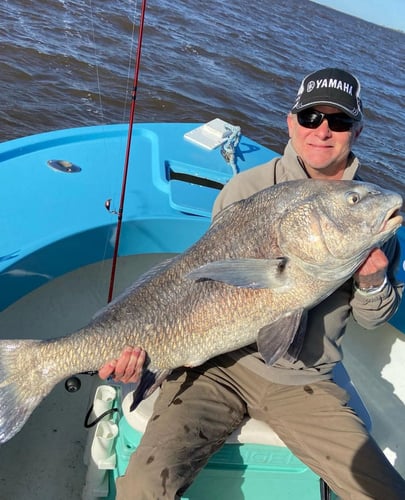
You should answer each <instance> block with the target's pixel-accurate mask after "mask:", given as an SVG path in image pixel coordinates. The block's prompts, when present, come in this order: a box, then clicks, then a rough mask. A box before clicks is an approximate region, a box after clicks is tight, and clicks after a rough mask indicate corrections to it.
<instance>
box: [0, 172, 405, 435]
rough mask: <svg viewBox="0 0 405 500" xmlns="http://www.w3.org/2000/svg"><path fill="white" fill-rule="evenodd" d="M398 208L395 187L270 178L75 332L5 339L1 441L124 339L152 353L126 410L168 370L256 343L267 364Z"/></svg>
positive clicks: (387, 229)
mask: <svg viewBox="0 0 405 500" xmlns="http://www.w3.org/2000/svg"><path fill="white" fill-rule="evenodd" d="M401 205H402V198H401V196H399V195H398V194H395V193H393V192H390V191H387V190H383V189H381V188H379V187H377V186H375V185H372V184H368V183H362V182H356V181H317V180H300V181H291V182H286V183H282V184H279V185H276V186H274V187H271V188H268V189H265V190H263V191H261V192H259V193H257V194H255V195H253V196H251V197H250V198H248V199H246V200H243V201H240V202H237V203H234V204H233V205H231V206H230V207H228V208H227V209H226V210H223V211H222V212H221V213H220V214H219V215H218V216H217V217H216V219H215V220H214V223H213V224H212V225H211V227H210V229H209V230H208V231H207V233H206V234H205V235H204V236H203V237H202V238H201V239H200V240H198V241H197V242H196V243H195V244H194V245H193V246H191V247H190V248H189V249H188V250H187V251H186V252H184V253H183V254H181V255H179V256H177V257H175V258H173V259H171V260H170V261H167V262H165V263H163V264H161V265H159V266H158V267H156V268H154V269H153V270H152V271H150V272H148V273H146V274H145V275H143V276H142V277H141V278H140V279H139V280H138V281H136V282H135V283H134V284H133V285H132V286H131V287H130V288H129V289H128V290H127V291H125V292H124V293H123V294H122V295H121V296H119V297H118V298H117V299H115V300H114V301H113V302H111V303H110V304H109V305H108V306H107V307H105V308H104V309H103V310H102V311H101V312H100V313H98V314H97V315H96V317H95V318H94V319H93V320H92V321H91V322H90V324H89V325H88V326H86V327H84V328H82V329H81V330H79V331H77V332H75V333H73V334H71V335H68V336H66V337H63V338H58V339H50V340H1V341H0V442H5V441H7V440H8V439H10V438H11V437H12V436H13V435H14V434H15V433H16V432H18V431H19V430H20V429H21V427H22V426H23V425H24V423H25V422H26V420H27V419H28V417H29V415H30V414H31V413H32V411H33V410H34V408H35V407H36V406H37V405H38V404H39V403H40V401H41V400H42V399H43V398H44V397H45V396H46V395H47V394H48V393H49V392H50V391H51V389H52V388H53V387H54V386H55V384H56V383H58V382H59V381H61V380H63V379H64V378H66V377H69V376H71V375H72V374H75V373H80V372H85V371H92V370H97V369H98V368H99V367H100V366H102V365H103V364H104V363H105V362H106V361H107V360H110V359H111V358H115V357H118V356H119V354H120V353H121V351H122V349H123V348H124V346H125V345H132V346H135V345H136V346H141V347H143V348H144V349H145V350H146V351H147V354H148V366H147V369H145V370H144V374H143V377H142V380H141V383H140V384H139V386H138V390H137V393H136V395H135V400H134V406H136V404H137V403H138V402H139V401H140V400H141V399H142V398H143V397H144V396H147V395H149V394H150V393H151V392H153V390H154V389H155V387H156V386H157V385H159V384H160V383H161V381H162V380H163V379H164V378H165V376H167V374H168V373H169V372H170V371H171V370H172V369H174V368H176V367H179V366H189V367H191V366H196V365H199V364H201V363H203V362H204V361H206V360H207V359H209V358H212V357H214V356H216V355H218V354H220V353H224V352H227V351H232V350H235V349H237V348H239V347H242V346H245V345H248V344H250V343H252V342H254V341H257V343H258V348H259V350H260V352H261V354H262V355H263V357H264V359H265V360H266V361H267V363H269V364H272V363H274V361H276V360H277V359H278V358H279V357H281V356H283V355H285V354H286V352H287V350H288V349H289V347H290V345H291V344H292V341H293V339H294V337H295V335H296V332H297V331H298V330H299V325H300V322H301V318H302V315H303V313H304V311H305V310H306V309H308V308H310V307H313V306H314V305H315V304H317V303H319V302H320V301H322V300H323V299H325V298H326V297H327V296H328V295H329V294H331V293H332V292H333V291H334V290H335V289H336V288H338V287H339V286H340V285H341V284H342V283H344V282H345V281H346V280H347V279H348V278H349V277H350V276H351V275H352V274H353V273H354V272H355V271H356V269H357V268H358V267H359V265H360V264H361V263H362V262H363V261H364V259H365V258H366V257H367V255H368V253H369V252H370V250H371V249H372V248H373V247H376V246H379V245H381V243H382V242H384V241H385V240H386V239H387V238H389V237H390V236H391V235H393V233H394V232H395V231H396V230H397V229H398V228H399V227H400V225H401V222H402V218H401V216H400V215H399V213H398V210H399V209H400V207H401ZM269 324H272V325H273V326H272V327H270V328H265V329H263V330H262V331H261V332H260V330H261V328H262V327H264V326H266V325H269ZM258 332H260V333H258Z"/></svg>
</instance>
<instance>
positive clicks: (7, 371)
mask: <svg viewBox="0 0 405 500" xmlns="http://www.w3.org/2000/svg"><path fill="white" fill-rule="evenodd" d="M40 342H41V341H40V340H0V443H5V442H6V441H8V440H9V439H11V438H12V437H13V436H14V435H15V434H16V433H17V432H18V431H19V430H20V429H21V428H22V426H23V425H24V424H25V422H26V421H27V420H28V418H29V416H30V415H31V413H32V412H33V411H34V409H35V408H36V407H37V406H38V405H39V403H40V402H41V401H42V399H43V398H44V397H45V396H46V395H47V394H48V393H49V392H50V391H51V389H52V387H53V386H54V382H52V383H50V381H49V380H47V377H46V374H45V373H44V372H43V370H42V371H41V369H39V370H38V369H37V368H38V364H39V359H36V358H35V351H36V349H35V347H36V345H38V344H39V343H40Z"/></svg>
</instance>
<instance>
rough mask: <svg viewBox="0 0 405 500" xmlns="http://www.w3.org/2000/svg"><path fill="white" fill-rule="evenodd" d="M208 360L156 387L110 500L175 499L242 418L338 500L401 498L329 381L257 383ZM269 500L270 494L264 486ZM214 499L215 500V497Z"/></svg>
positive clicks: (394, 479)
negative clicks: (260, 425) (254, 422)
mask: <svg viewBox="0 0 405 500" xmlns="http://www.w3.org/2000/svg"><path fill="white" fill-rule="evenodd" d="M218 359H221V358H217V359H216V360H212V361H209V362H207V363H205V364H204V365H202V366H201V367H198V368H196V369H193V370H177V371H176V372H174V373H173V374H172V375H171V377H170V378H169V379H168V380H167V381H166V382H165V383H164V384H163V386H162V391H161V394H160V396H159V398H158V399H157V401H156V404H155V409H154V413H153V416H152V418H151V419H150V421H149V424H148V426H147V429H146V431H145V434H144V436H143V438H142V441H141V443H140V445H139V447H138V448H137V450H136V451H135V453H134V454H133V455H132V457H131V460H130V463H129V465H128V469H127V472H126V475H125V476H124V477H121V478H119V479H118V480H117V497H116V498H117V500H147V499H148V500H149V499H150V500H151V499H155V500H156V499H161V500H163V499H176V498H179V497H180V496H181V495H182V494H183V493H184V492H185V491H186V489H187V487H188V486H189V485H190V484H191V483H192V481H193V480H194V478H195V477H196V475H197V474H198V472H199V471H200V470H201V469H202V468H203V467H204V465H205V464H206V463H207V461H208V459H209V457H210V456H211V455H212V453H214V452H215V451H216V450H218V449H219V448H220V447H221V446H222V445H223V443H224V442H225V441H226V438H227V436H228V435H229V434H230V433H231V432H232V431H233V430H234V429H235V428H236V427H237V426H239V425H240V423H241V422H242V420H243V418H244V416H245V414H246V413H248V414H249V415H251V416H252V417H254V418H257V419H260V420H263V421H265V422H267V423H268V424H269V425H270V426H271V427H272V428H273V429H274V430H275V432H277V434H278V435H279V436H280V438H281V439H282V440H283V441H284V442H285V444H286V445H287V446H288V447H289V448H290V450H291V451H292V452H293V453H294V454H295V455H296V456H297V457H299V458H300V459H301V460H302V461H303V462H304V463H306V464H307V465H308V466H309V467H310V468H311V469H313V470H314V471H315V472H316V473H317V474H318V475H319V476H321V477H322V478H323V479H324V480H325V481H326V483H327V484H328V485H329V486H330V487H331V488H332V490H333V491H335V493H337V494H338V495H339V497H340V498H342V499H344V500H346V499H347V500H348V499H356V500H357V499H359V500H360V499H366V498H367V499H374V500H405V482H404V480H403V479H402V478H401V477H400V476H399V474H398V473H397V472H396V471H395V469H394V468H393V467H392V466H391V465H390V463H389V462H388V461H387V459H386V458H385V456H384V454H383V453H382V452H381V451H380V449H379V448H378V446H377V444H376V443H375V442H374V440H373V439H372V438H371V437H370V436H369V434H368V433H367V430H366V429H365V427H364V425H363V423H362V422H361V420H360V419H359V418H358V417H357V416H356V414H355V413H354V412H353V411H352V410H351V409H350V408H348V407H347V406H345V404H346V402H347V394H346V392H345V391H344V390H343V389H341V388H340V387H338V386H337V385H336V384H335V383H333V382H332V381H323V382H319V383H316V384H312V385H306V386H286V385H279V384H274V383H272V382H269V381H267V380H264V379H263V378H262V377H260V376H259V375H257V374H255V373H253V372H251V371H250V370H247V369H246V368H245V367H243V366H241V365H240V364H239V363H234V364H230V366H226V367H225V366H223V365H222V366H218V364H217V363H216V362H218ZM268 491H269V493H268V498H269V500H270V499H273V500H277V499H276V498H274V497H272V495H271V484H269V490H268ZM218 500H221V499H218Z"/></svg>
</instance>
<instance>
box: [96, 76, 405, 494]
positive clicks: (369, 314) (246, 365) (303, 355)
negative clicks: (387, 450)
mask: <svg viewBox="0 0 405 500" xmlns="http://www.w3.org/2000/svg"><path fill="white" fill-rule="evenodd" d="M287 124H288V131H289V135H290V141H289V142H288V144H287V147H286V149H285V151H284V155H283V156H282V157H281V158H277V159H275V160H272V161H271V162H269V163H266V164H264V165H261V166H258V167H256V168H253V169H251V170H248V171H246V172H243V173H241V174H239V175H237V176H235V177H234V178H232V179H231V180H230V181H229V183H228V184H227V185H226V186H225V187H224V188H223V190H222V191H221V193H220V194H219V196H218V198H217V200H216V202H215V204H214V209H213V216H214V217H215V215H216V214H217V213H218V212H219V211H220V210H222V209H223V208H225V207H226V206H227V205H229V204H230V203H233V202H235V201H237V200H240V199H243V198H247V197H248V196H250V195H252V194H254V193H255V192H257V191H259V190H262V189H263V188H265V187H268V186H271V185H273V184H275V183H279V182H283V181H287V180H292V179H304V178H308V177H309V178H313V179H334V180H339V179H353V178H356V177H357V170H358V168H359V161H358V160H357V158H356V157H355V156H354V155H353V153H352V152H351V149H352V146H353V144H354V142H355V141H356V140H357V138H358V137H359V135H360V133H361V131H362V126H363V113H362V105H361V100H360V84H359V82H358V80H357V79H356V78H355V77H354V76H353V75H351V74H350V73H347V72H346V71H343V70H340V69H336V68H326V69H322V70H319V71H316V72H314V73H312V74H310V75H308V76H306V77H305V78H304V80H303V82H302V84H301V86H300V89H299V91H298V95H297V98H296V101H295V104H294V106H293V107H292V109H291V112H290V113H289V114H288V117H287ZM397 246H398V245H397V241H396V239H395V238H393V239H391V240H390V241H389V242H388V243H387V244H386V245H385V247H384V251H383V250H381V249H377V248H376V249H373V250H372V251H371V253H370V255H369V257H368V258H367V260H366V261H365V262H364V264H363V265H362V266H361V267H360V268H359V269H358V270H357V272H356V273H355V275H354V277H353V279H350V280H349V281H348V282H346V283H345V284H344V285H342V286H341V287H340V288H339V289H338V290H337V291H336V292H334V293H333V294H332V295H331V296H330V297H328V298H327V299H326V300H325V301H324V302H322V303H321V304H319V305H317V306H316V307H314V308H313V309H312V310H310V311H309V312H308V319H307V327H306V331H305V338H304V340H303V344H302V346H300V350H299V351H298V355H296V356H295V357H294V356H290V355H289V353H287V355H286V356H285V357H284V358H282V359H280V360H278V361H277V362H276V363H275V364H274V365H273V366H267V365H266V364H265V363H264V362H263V360H262V358H261V356H260V354H259V353H258V352H257V348H256V345H251V346H248V347H246V348H243V349H239V350H238V351H234V352H232V353H228V354H224V355H221V356H218V357H217V358H214V359H212V360H210V361H208V362H206V363H205V364H203V365H202V366H199V367H197V368H194V369H178V370H175V371H174V372H173V374H172V375H171V376H170V377H169V379H168V380H167V381H166V382H164V383H163V385H162V389H161V392H160V395H159V398H158V400H157V402H156V404H155V409H154V413H153V416H152V418H151V420H150V422H149V424H148V427H147V429H146V431H145V434H144V436H143V439H142V441H141V443H140V445H139V447H138V448H137V450H136V452H135V453H134V454H133V456H132V457H131V461H130V463H129V466H128V469H127V473H126V475H125V476H124V477H123V478H119V479H118V481H117V499H119V500H130V499H137V500H139V499H157V498H160V499H165V498H167V499H174V498H179V497H180V496H181V495H182V493H184V492H185V490H186V489H187V487H188V486H189V485H190V484H191V483H192V481H193V480H194V478H195V477H196V475H197V473H198V472H199V471H200V470H201V468H202V467H203V466H204V465H205V464H206V462H207V460H208V459H209V457H210V456H211V454H212V453H214V452H215V451H216V450H217V449H218V448H219V447H220V446H222V444H223V443H224V442H225V440H226V438H227V436H228V435H229V434H230V433H231V432H232V431H233V430H234V429H235V428H236V427H238V426H239V425H240V423H241V422H242V420H243V418H244V416H245V415H246V414H249V415H250V416H252V417H254V418H257V419H260V420H263V421H265V422H267V423H268V424H269V425H270V426H271V427H272V428H273V429H274V430H275V432H277V434H278V435H279V436H280V437H281V438H282V440H283V441H284V442H285V443H286V445H287V446H288V447H289V448H290V449H291V450H292V451H293V452H294V453H295V455H296V456H297V457H299V458H300V459H301V460H302V461H303V462H305V463H306V464H307V465H308V466H309V467H311V468H312V469H313V470H314V471H315V472H316V473H317V474H318V475H319V476H321V477H322V478H323V479H324V480H325V481H326V483H327V484H328V485H329V486H330V487H331V488H332V489H333V490H334V491H335V492H336V493H337V494H338V495H339V496H340V497H341V498H342V499H356V500H357V499H366V498H369V499H370V498H372V499H378V500H400V499H402V500H404V499H405V482H404V480H403V479H402V478H401V477H400V476H399V474H398V473H397V472H396V471H395V469H394V468H393V467H392V466H391V465H390V463H389V462H388V461H387V459H386V458H385V456H384V454H383V453H382V452H381V450H380V449H379V448H378V446H377V445H376V443H375V442H374V440H373V439H372V438H371V437H370V436H369V434H368V432H367V430H366V429H365V426H364V424H363V423H362V422H361V420H360V419H359V417H358V416H357V415H356V414H355V413H354V412H353V410H352V409H350V408H349V407H347V406H346V403H347V401H348V395H347V394H346V392H345V391H344V390H343V389H341V388H340V387H338V386H337V385H336V384H335V383H334V382H333V381H332V380H331V377H332V370H333V367H334V366H335V365H336V363H338V362H339V361H340V360H341V359H342V354H341V349H340V346H341V342H342V336H343V334H344V331H345V326H346V323H347V320H348V318H349V315H350V314H352V315H353V317H354V319H355V320H356V321H357V322H358V323H360V324H361V325H362V326H363V327H365V328H374V327H376V326H378V325H379V324H381V323H382V322H384V321H386V320H388V319H389V318H390V317H391V316H392V315H393V313H394V312H395V311H396V309H397V307H398V304H399V302H400V300H401V294H402V289H401V287H400V286H399V285H397V284H396V283H395V280H394V277H393V266H394V262H395V259H396V255H397V252H398V248H397ZM144 359H145V353H144V352H143V351H142V350H141V349H135V350H131V349H127V350H125V351H124V353H123V355H122V357H121V358H120V359H119V360H114V361H112V362H111V363H108V364H107V365H105V366H104V367H102V369H101V370H100V376H101V377H102V378H106V377H107V376H109V375H112V374H114V376H115V377H116V379H119V380H121V381H124V382H129V381H135V380H137V379H138V377H139V374H140V371H141V368H142V364H143V362H144ZM269 498H272V496H271V485H270V484H269Z"/></svg>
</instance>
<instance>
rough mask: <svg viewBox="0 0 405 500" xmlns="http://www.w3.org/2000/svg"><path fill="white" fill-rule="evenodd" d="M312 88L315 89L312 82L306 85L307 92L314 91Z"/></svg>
mask: <svg viewBox="0 0 405 500" xmlns="http://www.w3.org/2000/svg"><path fill="white" fill-rule="evenodd" d="M314 88H315V82H314V81H313V80H311V81H310V82H308V84H307V92H312V91H313V90H314Z"/></svg>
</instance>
